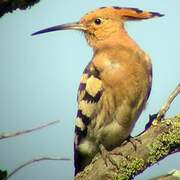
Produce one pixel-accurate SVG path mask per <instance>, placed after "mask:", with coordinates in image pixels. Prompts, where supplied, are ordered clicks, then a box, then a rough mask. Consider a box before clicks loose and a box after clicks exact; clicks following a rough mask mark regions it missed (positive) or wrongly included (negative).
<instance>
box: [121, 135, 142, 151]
mask: <svg viewBox="0 0 180 180" xmlns="http://www.w3.org/2000/svg"><path fill="white" fill-rule="evenodd" d="M135 141H137V142H138V143H140V144H142V141H141V140H140V139H138V138H136V137H132V136H131V135H129V137H128V138H127V140H125V141H124V142H123V143H122V145H124V144H126V143H128V142H130V143H131V144H132V146H133V148H134V150H135V151H136V149H137V145H136V144H135Z"/></svg>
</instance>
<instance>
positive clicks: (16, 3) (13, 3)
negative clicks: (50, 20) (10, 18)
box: [0, 0, 40, 17]
mask: <svg viewBox="0 0 180 180" xmlns="http://www.w3.org/2000/svg"><path fill="white" fill-rule="evenodd" d="M39 1H40V0H0V17H2V16H3V15H4V14H5V13H8V12H11V13H12V12H13V11H14V10H16V9H23V10H24V9H27V8H28V7H31V6H33V5H34V4H36V3H38V2H39Z"/></svg>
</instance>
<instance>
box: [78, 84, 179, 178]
mask: <svg viewBox="0 0 180 180" xmlns="http://www.w3.org/2000/svg"><path fill="white" fill-rule="evenodd" d="M179 93H180V85H178V86H177V87H176V89H175V90H174V91H173V92H172V93H171V95H170V96H169V98H168V100H167V101H166V102H165V103H164V105H163V106H162V108H161V109H160V111H159V113H158V114H157V117H156V118H155V119H154V120H153V121H152V119H150V122H149V123H148V126H146V127H148V128H147V129H146V130H145V131H144V132H143V133H141V134H140V135H138V136H136V137H134V138H132V139H131V141H129V142H128V141H127V142H126V143H123V144H122V145H121V146H120V147H117V148H115V149H113V150H112V151H111V152H109V155H110V156H111V158H110V161H109V162H108V164H106V163H107V162H106V163H105V161H104V159H103V158H102V156H101V155H100V154H97V155H96V156H95V157H94V159H93V160H92V162H91V164H90V165H88V166H87V167H86V168H85V169H84V171H82V172H80V173H78V174H77V175H76V177H75V180H84V179H86V180H91V179H93V180H99V179H102V180H110V179H118V180H123V179H132V178H133V177H134V176H136V175H138V174H139V173H141V172H143V171H144V170H145V169H147V168H148V167H149V166H151V165H153V164H155V163H157V162H158V161H160V160H162V159H164V158H165V157H167V156H168V155H170V154H172V153H176V152H179V151H180V114H177V115H176V116H175V117H173V118H167V119H163V118H164V116H165V113H166V111H167V110H168V109H169V107H170V104H171V102H172V101H173V99H174V98H175V97H176V96H177V95H178V94H179ZM149 126H150V127H149ZM134 146H135V147H136V148H134Z"/></svg>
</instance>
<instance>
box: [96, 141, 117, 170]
mask: <svg viewBox="0 0 180 180" xmlns="http://www.w3.org/2000/svg"><path fill="white" fill-rule="evenodd" d="M99 149H100V153H101V155H102V158H103V160H104V162H105V165H106V166H108V160H109V162H110V163H111V164H112V165H113V166H115V167H116V169H119V166H118V164H117V163H116V161H115V160H114V159H113V158H112V157H111V155H113V154H111V152H108V151H107V150H106V148H105V147H104V146H103V145H102V144H100V145H99Z"/></svg>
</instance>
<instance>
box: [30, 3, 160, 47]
mask: <svg viewBox="0 0 180 180" xmlns="http://www.w3.org/2000/svg"><path fill="white" fill-rule="evenodd" d="M161 16H163V14H160V13H157V12H148V11H142V10H139V9H137V8H124V7H123V8H122V7H116V6H114V7H101V8H99V9H97V10H95V11H91V12H89V13H87V14H86V15H85V16H83V17H82V18H81V19H80V21H78V22H75V23H69V24H62V25H57V26H53V27H50V28H47V29H43V30H40V31H37V32H35V33H33V34H32V35H37V34H41V33H47V32H51V31H58V30H68V29H74V30H80V31H83V32H84V33H85V37H86V39H87V41H88V43H89V44H90V46H92V47H96V46H98V44H100V43H101V44H102V43H103V42H107V41H108V40H111V39H116V36H118V35H120V34H121V32H122V31H123V30H124V21H126V20H143V19H150V18H153V17H161Z"/></svg>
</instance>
